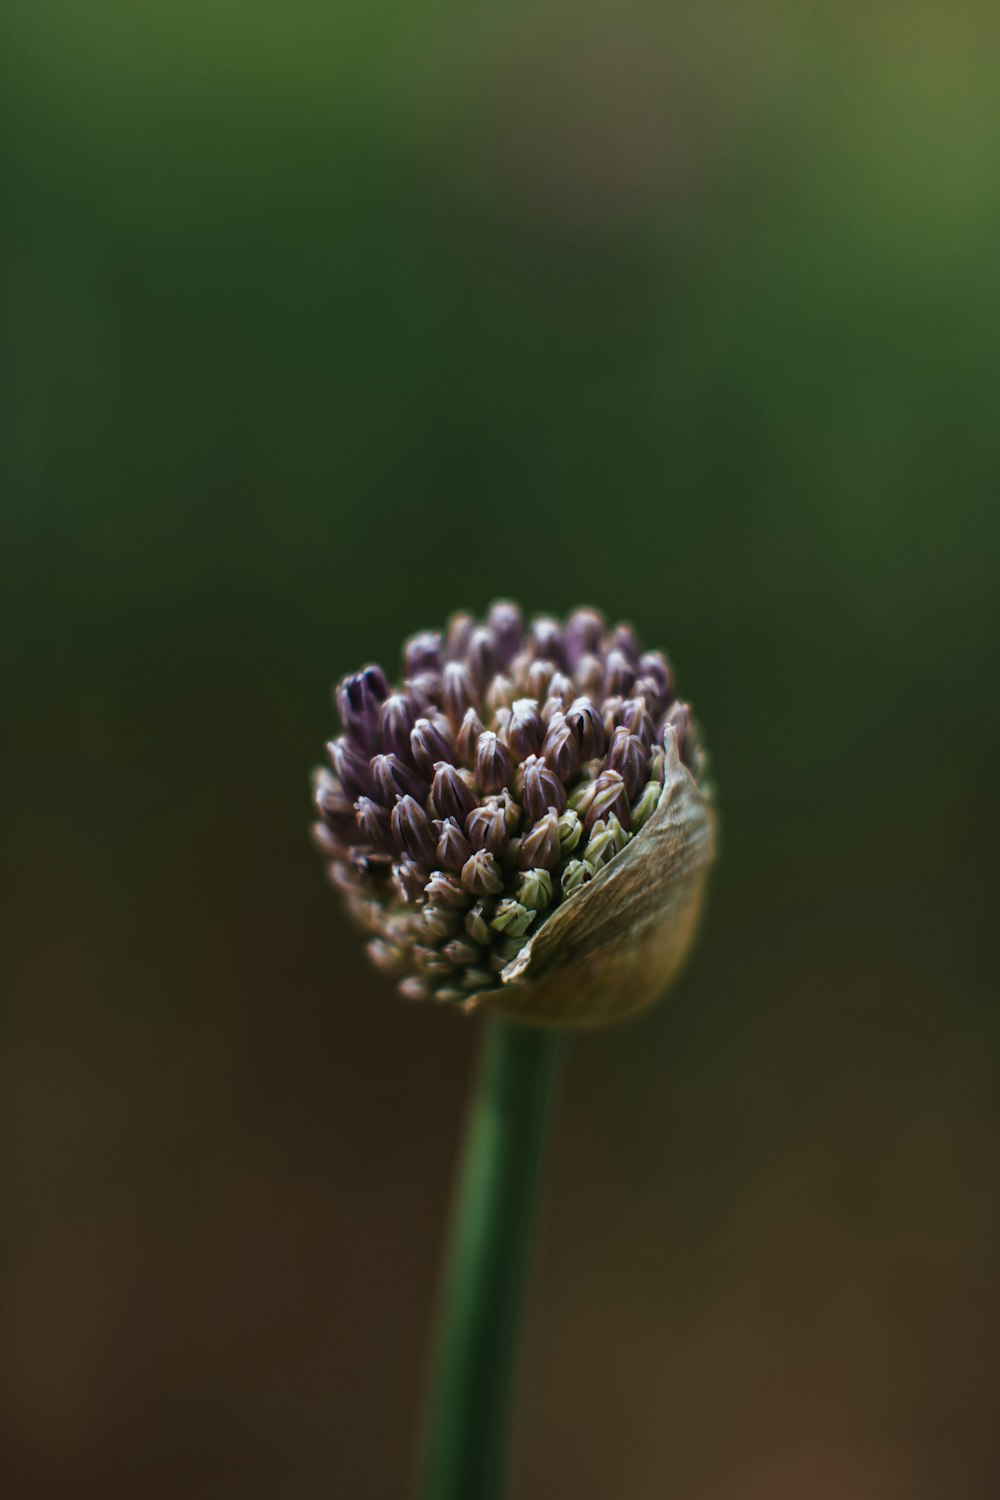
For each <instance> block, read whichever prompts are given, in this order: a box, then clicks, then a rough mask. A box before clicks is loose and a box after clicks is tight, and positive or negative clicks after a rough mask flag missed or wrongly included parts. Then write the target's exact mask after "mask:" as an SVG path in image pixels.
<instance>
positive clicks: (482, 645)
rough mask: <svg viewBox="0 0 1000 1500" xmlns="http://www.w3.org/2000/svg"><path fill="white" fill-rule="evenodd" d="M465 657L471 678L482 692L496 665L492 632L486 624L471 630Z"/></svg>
mask: <svg viewBox="0 0 1000 1500" xmlns="http://www.w3.org/2000/svg"><path fill="white" fill-rule="evenodd" d="M467 658H468V663H469V669H470V671H471V672H472V676H473V680H474V681H475V684H476V686H477V688H478V689H479V691H480V692H482V691H483V690H484V688H485V687H486V685H487V683H488V682H489V680H490V678H491V677H492V676H493V673H494V671H495V670H496V665H497V659H496V649H495V647H494V644H493V634H492V631H490V630H489V629H487V627H486V626H483V625H480V626H479V628H478V629H477V630H474V631H473V632H472V637H471V639H470V641H469V646H468V652H467Z"/></svg>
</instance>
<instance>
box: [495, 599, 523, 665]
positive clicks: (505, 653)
mask: <svg viewBox="0 0 1000 1500" xmlns="http://www.w3.org/2000/svg"><path fill="white" fill-rule="evenodd" d="M489 626H490V629H491V631H492V632H493V639H494V641H495V642H496V651H497V660H498V662H499V664H500V665H501V666H503V667H506V666H507V664H508V662H510V661H511V660H512V658H513V657H515V656H516V655H517V653H518V651H519V650H520V649H521V638H522V634H523V630H524V626H523V624H522V622H521V611H520V610H519V609H518V607H517V605H516V604H511V603H510V602H509V601H508V600H506V599H498V600H497V602H496V603H495V604H494V605H492V606H491V607H490V613H489Z"/></svg>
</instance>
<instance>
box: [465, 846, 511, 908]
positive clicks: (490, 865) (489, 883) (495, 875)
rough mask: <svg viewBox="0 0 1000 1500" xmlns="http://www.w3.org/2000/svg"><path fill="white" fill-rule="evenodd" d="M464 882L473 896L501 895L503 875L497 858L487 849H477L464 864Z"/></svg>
mask: <svg viewBox="0 0 1000 1500" xmlns="http://www.w3.org/2000/svg"><path fill="white" fill-rule="evenodd" d="M462 884H463V885H464V886H465V889H466V890H467V891H471V893H472V894H473V896H499V894H500V892H501V891H502V890H503V876H502V875H501V873H500V866H499V865H498V864H497V862H496V859H495V858H494V856H493V855H492V854H490V853H489V851H488V850H486V849H477V850H476V851H475V853H473V854H471V855H470V856H469V858H468V859H467V860H466V862H465V864H464V865H463V866H462Z"/></svg>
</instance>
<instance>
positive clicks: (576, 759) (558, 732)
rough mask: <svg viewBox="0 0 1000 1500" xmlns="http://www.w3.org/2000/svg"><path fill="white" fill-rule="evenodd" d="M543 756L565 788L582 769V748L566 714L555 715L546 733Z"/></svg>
mask: <svg viewBox="0 0 1000 1500" xmlns="http://www.w3.org/2000/svg"><path fill="white" fill-rule="evenodd" d="M542 754H543V755H544V757H545V759H546V761H547V762H548V764H549V765H550V766H551V767H552V769H553V771H554V772H555V773H556V775H557V776H558V778H559V780H560V782H561V783H562V784H563V785H564V786H565V785H566V783H567V782H569V781H570V780H572V778H573V777H574V776H575V775H576V773H577V771H578V770H579V768H580V746H579V744H578V743H577V738H576V735H575V734H574V733H573V730H572V728H571V727H570V725H569V724H567V722H566V717H565V715H564V714H561V713H560V714H555V715H553V717H552V718H551V719H550V720H549V727H548V729H547V730H546V732H545V741H544V743H543V745H542Z"/></svg>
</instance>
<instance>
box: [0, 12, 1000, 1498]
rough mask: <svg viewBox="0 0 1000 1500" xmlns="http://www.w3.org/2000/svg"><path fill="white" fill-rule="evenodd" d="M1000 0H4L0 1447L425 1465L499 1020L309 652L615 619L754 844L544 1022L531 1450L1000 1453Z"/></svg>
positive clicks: (18, 1476)
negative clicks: (328, 864) (446, 992)
mask: <svg viewBox="0 0 1000 1500" xmlns="http://www.w3.org/2000/svg"><path fill="white" fill-rule="evenodd" d="M995 19H996V18H995V14H994V8H993V6H992V5H990V4H988V3H986V0H958V3H957V4H953V5H951V6H949V7H948V8H947V9H946V8H945V7H944V6H942V5H929V4H924V3H920V0H918V3H916V4H906V5H904V4H903V3H902V0H874V3H869V4H866V5H861V4H856V3H849V0H845V3H840V4H828V5H823V6H820V7H802V6H798V5H794V4H792V3H791V0H762V3H758V4H756V5H752V6H736V5H723V6H721V7H711V8H708V9H706V8H703V7H696V6H694V5H693V4H691V3H684V4H679V5H675V6H670V7H660V6H653V5H651V4H650V5H641V4H637V3H634V0H625V3H624V4H615V5H613V6H612V5H610V4H607V5H597V4H595V3H593V0H591V3H589V4H584V5H576V6H571V5H569V4H566V3H563V0H542V3H541V4H537V3H536V4H533V5H520V4H513V5H507V6H500V5H492V6H484V5H479V6H448V5H443V4H437V5H429V6H424V7H419V8H412V7H410V8H407V7H405V6H402V5H399V4H392V3H387V0H368V3H366V4H363V5H362V4H358V3H349V4H335V3H331V0H322V3H321V0H285V3H284V4H283V5H277V4H271V5H264V4H260V3H247V0H243V3H241V4H236V3H235V0H214V3H210V4H205V3H198V4H195V3H193V0H174V3H172V4H170V5H167V4H165V3H159V0H148V3H145V4H137V3H135V0H129V3H126V0H98V3H96V4H94V5H89V6H84V5H81V4H79V3H77V0H7V4H6V5H5V6H4V7H3V11H2V15H0V133H2V173H3V182H2V205H0V206H2V234H0V247H2V256H3V266H4V269H3V290H4V299H3V324H2V326H3V334H2V372H3V385H4V394H3V400H2V410H0V423H2V442H0V449H2V459H0V463H2V473H0V482H2V493H3V515H2V527H3V545H2V561H0V570H2V571H0V580H2V602H0V610H2V638H3V641H4V645H5V647H6V648H7V649H6V653H5V656H6V663H5V666H4V671H3V709H4V711H3V719H4V730H3V742H4V750H3V769H2V776H3V783H4V791H5V798H4V805H5V809H6V810H5V813H4V836H3V841H2V842H3V853H4V868H5V873H4V877H3V886H2V891H0V897H2V906H3V914H4V919H5V921H4V926H5V928H6V930H7V938H6V940H5V943H4V967H5V969H6V970H7V972H8V978H7V982H6V983H5V985H4V991H5V1002H4V1006H3V1012H2V1014H3V1022H2V1039H3V1041H2V1059H3V1060H2V1078H0V1088H2V1098H3V1117H4V1120H5V1125H4V1138H5V1147H4V1152H3V1158H4V1176H5V1196H6V1200H7V1210H6V1214H5V1230H4V1235H3V1251H2V1256H3V1266H4V1279H5V1283H6V1291H5V1297H4V1302H5V1304H6V1308H7V1314H6V1316H5V1320H4V1327H3V1331H2V1334H0V1385H2V1398H3V1399H2V1403H0V1404H2V1408H3V1412H4V1418H3V1425H4V1430H3V1448H4V1452H5V1454H6V1459H5V1462H4V1464H3V1469H4V1471H5V1472H6V1474H7V1476H8V1477H7V1481H6V1483H5V1485H4V1488H5V1492H6V1493H8V1494H10V1495H12V1496H22V1495H23V1496H27V1495H32V1496H43V1497H45V1496H50V1495H51V1496H53V1497H55V1496H76V1495H91V1494H94V1495H99V1496H107V1497H122V1500H125V1497H129V1500H131V1497H134V1496H142V1497H143V1500H161V1497H162V1500H168V1497H170V1500H173V1497H175V1496H176V1497H179V1496H184V1497H185V1500H198V1497H202V1496H204V1497H213V1500H215V1497H218V1496H220V1495H226V1496H229V1495H233V1496H239V1497H249V1500H256V1497H262V1500H265V1497H266V1500H271V1497H282V1500H284V1497H296V1500H299V1497H301V1500H312V1497H320V1496H323V1497H328V1496H331V1495H336V1496H338V1497H339V1496H343V1497H345V1500H346V1497H350V1500H396V1497H401V1496H403V1495H404V1494H405V1492H406V1485H407V1479H408V1474H409V1468H410V1459H409V1453H410V1448H411V1443H412V1438H413V1432H414V1424H415V1421H416V1417H417V1411H418V1404H419V1392H420V1384H421V1379H422V1364H423V1357H424V1348H425V1342H426V1337H427V1332H428V1322H429V1315H430V1304H431V1299H432V1294H433V1290H434V1286H435V1274H436V1264H437V1258H438V1254H439V1250H440V1246H441V1240H442V1235H443V1229H444V1221H445V1213H446V1207H447V1198H448V1187H449V1182H450V1178H451V1172H452V1166H453V1153H454V1150H455V1146H456V1141H457V1137H458V1129H459V1123H460V1119H461V1113H462V1108H463V1099H464V1095H465V1087H466V1082H467V1079H468V1074H469V1068H470V1064H471V1061H472V1055H473V1050H474V1046H475V1041H476V1030H477V1028H476V1026H475V1025H474V1024H469V1023H465V1022H463V1021H462V1020H461V1019H460V1018H457V1017H455V1016H454V1015H451V1014H441V1013H437V1012H432V1011H430V1010H420V1009H415V1008H407V1007H406V1006H404V1005H402V1004H400V1003H399V1002H398V1001H397V1000H396V998H395V997H394V995H393V994H392V993H391V991H390V990H389V988H388V987H387V985H386V984H385V983H384V982H383V981H381V980H380V979H378V978H377V977H376V976H375V975H374V973H372V972H370V971H369V969H368V967H367V966H366V963H365V961H364V958H363V955H362V953H361V951H360V945H359V944H358V942H357V941H356V940H355V938H354V936H353V934H352V933H351V932H350V931H349V930H348V928H347V926H346V924H345V922H344V921H343V919H342V918H341V915H340V913H339V910H338V908H337V904H336V901H335V899H334V897H333V895H332V893H331V892H330V891H329V890H328V889H327V887H326V885H325V883H324V881H323V878H322V875H321V871H320V868H319V865H318V861H317V860H316V859H315V857H314V855H313V854H312V853H311V851H310V849H309V848H308V846H307V843H306V838H305V828H306V824H307V822H308V818H309V804H308V788H307V773H308V770H309V768H310V767H311V765H313V764H314V763H315V762H317V761H318V760H319V759H320V758H321V755H322V749H323V744H324V740H325V739H326V738H327V736H328V735H329V734H330V733H331V731H332V729H333V726H334V716H333V712H332V708H331V706H330V700H329V695H328V693H329V685H330V683H331V682H332V681H333V680H334V678H335V677H337V676H339V675H340V674H341V673H343V672H345V671H347V670H350V669H352V668H354V667H355V666H356V665H358V664H359V663H360V662H362V661H364V660H368V659H372V658H374V659H382V660H383V661H384V662H386V664H387V665H390V666H395V663H396V660H397V656H396V653H397V650H398V645H399V642H400V640H401V638H402V636H403V635H404V634H405V633H407V632H408V631H410V630H412V629H414V628H416V627H418V626H424V625H433V624H436V623H438V622H439V621H441V620H442V619H443V617H444V616H445V615H446V614H447V613H448V612H449V611H450V610H452V609H453V608H455V607H457V606H469V607H472V608H475V609H480V608H482V607H484V606H485V605H486V603H487V602H488V601H489V600H490V599H491V598H493V597H494V596H496V595H514V596H516V597H517V598H519V599H520V600H521V601H522V602H523V603H524V604H525V606H526V607H528V608H529V609H545V610H559V611H562V610H565V609H567V608H569V607H571V606H572V605H574V604H576V603H579V602H589V603H594V604H598V605H600V606H602V607H603V608H604V609H605V610H606V611H607V612H608V613H609V614H611V615H612V616H615V617H618V616H625V617H628V618H630V619H631V620H633V622H634V623H635V624H636V626H637V627H638V629H639V630H640V631H641V633H642V634H643V636H644V637H645V639H646V640H647V642H648V643H649V644H652V645H661V646H663V647H664V648H665V649H666V650H667V651H668V652H669V653H670V654H671V656H672V658H673V660H674V662H675V665H676V667H677V671H678V675H679V678H680V683H681V687H682V690H683V691H684V692H685V693H686V694H687V695H689V696H690V697H691V698H692V699H693V700H694V703H695V705H696V708H697V710H698V712H699V714H700V717H701V720H702V723H703V725H704V727H705V730H706V734H707V738H708V742H709V745H710V748H711V750H712V752H713V759H714V766H715V771H716V775H717V779H718V783H719V786H720V789H721V795H722V812H723V818H724V857H723V860H722V862H721V864H720V865H719V867H718V871H717V878H716V879H715V881H714V886H713V891H712V902H711V908H710V912H709V915H708V919H707V922H706V925H705V928H704V931H703V935H702V941H701V945H700V948H699V951H698V953H697V955H696V957H695V959H694V961H693V962H692V963H691V964H690V966H689V968H688V971H687V973H686V974H685V976H684V978H683V980H682V982H681V983H680V984H679V985H678V987H677V988H676V989H675V991H674V992H673V993H672V995H671V996H670V998H669V1000H668V1001H667V1003H665V1004H664V1005H663V1007H662V1008H661V1009H659V1010H658V1011H657V1012H656V1013H655V1014H654V1015H653V1016H651V1017H650V1018H649V1019H648V1020H646V1021H643V1022H642V1023H639V1024H636V1025H633V1026H627V1027H624V1028H622V1029H621V1030H619V1031H614V1032H609V1033H607V1034H605V1035H600V1036H596V1037H593V1038H589V1039H586V1040H580V1041H574V1042H573V1043H572V1044H571V1047H570V1049H569V1059H568V1063H569V1065H568V1067H567V1069H566V1076H565V1082H564V1089H563V1098H562V1104H561V1110H560V1114H559V1119H558V1123H557V1127H556V1131H555V1135H554V1139H553V1142H552V1153H551V1157H550V1173H549V1178H548V1192H547V1199H546V1207H545V1215H544V1224H543V1238H542V1244H541V1254H540V1256H539V1259H538V1262H537V1268H536V1269H537V1274H536V1276H535V1279H534V1283H533V1288H532V1296H531V1302H530V1308H529V1317H528V1326H527V1330H526V1349H525V1353H526V1361H525V1380H524V1386H523V1391H522V1399H521V1402H520V1407H519V1420H518V1434H517V1447H518V1462H517V1473H518V1476H519V1486H518V1489H517V1494H518V1495H519V1496H521V1497H523V1500H542V1497H551V1496H555V1497H563V1496H573V1497H577V1500H606V1497H614V1500H647V1497H659V1496H663V1495H671V1496H678V1497H684V1500H801V1497H802V1496H806V1495H807V1496H809V1497H810V1500H842V1497H844V1496H851V1497H852V1500H893V1497H899V1500H923V1497H927V1500H932V1497H933V1500H938V1497H941V1496H945V1495H946V1496H948V1497H949V1500H952V1497H958V1500H979V1497H983V1500H985V1497H987V1496H992V1495H995V1494H996V1493H997V1486H998V1484H1000V1442H998V1436H997V1433H998V1428H997V1422H996V1413H997V1403H998V1396H1000V1306H998V1297H997V1290H996V1278H995V1268H996V1262H997V1255H998V1253H1000V1212H998V1195H997V1191H996V1186H997V1184H996V1162H997V1149H998V1146H1000V1128H998V1115H997V1109H996V1099H997V1085H998V1082H1000V1080H998V1077H997V1073H998V1067H997V1046H996V1044H997V1040H998V1037H997V1021H996V1009H995V978H996V880H995V869H996V852H995V838H996V835H995V833H990V832H989V828H990V825H991V820H992V818H993V817H994V816H995V814H996V813H997V811H998V807H997V802H998V798H997V791H996V786H997V766H998V759H1000V712H998V704H997V687H996V683H997V665H998V659H1000V651H998V648H1000V615H998V611H997V608H996V604H997V599H996V594H997V577H998V571H1000V569H998V563H1000V506H998V480H1000V438H998V427H997V392H998V377H1000V279H998V259H1000V176H998V173H997V152H998V143H1000V90H998V89H997V63H998V57H1000V42H998V37H997V31H996V26H995Z"/></svg>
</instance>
